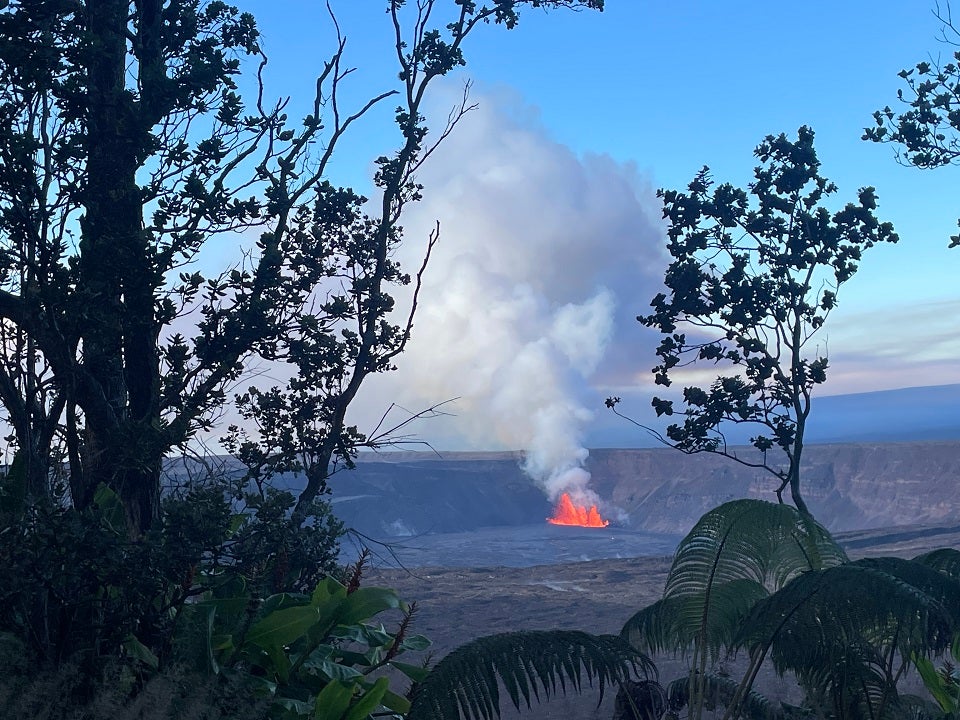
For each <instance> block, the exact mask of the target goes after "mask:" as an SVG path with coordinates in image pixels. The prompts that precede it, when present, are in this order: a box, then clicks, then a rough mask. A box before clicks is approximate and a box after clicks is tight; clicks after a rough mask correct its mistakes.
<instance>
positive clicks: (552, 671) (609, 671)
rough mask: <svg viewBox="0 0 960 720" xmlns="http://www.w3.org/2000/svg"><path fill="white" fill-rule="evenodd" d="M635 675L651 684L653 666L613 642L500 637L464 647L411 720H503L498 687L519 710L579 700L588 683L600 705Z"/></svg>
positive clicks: (558, 633)
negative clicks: (612, 687)
mask: <svg viewBox="0 0 960 720" xmlns="http://www.w3.org/2000/svg"><path fill="white" fill-rule="evenodd" d="M631 671H639V672H642V673H643V674H645V675H647V676H650V675H655V674H656V666H654V664H653V663H652V662H651V661H650V660H649V658H647V657H646V656H645V655H643V654H642V653H639V652H637V651H636V650H635V649H633V648H632V647H631V646H630V645H629V644H628V643H626V642H625V641H623V640H622V639H621V638H619V637H617V636H614V635H590V634H589V633H585V632H580V631H577V630H540V631H526V632H512V633H501V634H498V635H489V636H487V637H482V638H478V639H476V640H474V641H472V642H469V643H467V644H466V645H463V646H461V647H459V648H457V649H456V650H454V651H453V652H451V653H450V654H449V655H447V656H446V657H445V658H443V659H442V660H441V661H440V662H439V663H437V665H436V666H435V667H434V668H433V670H432V671H431V672H430V674H429V675H428V676H427V678H426V679H425V680H424V681H423V682H422V683H420V684H419V685H417V686H416V688H415V689H414V694H413V698H412V704H411V708H410V712H409V713H408V715H407V718H408V720H455V719H456V718H460V717H463V718H467V719H468V720H470V719H474V720H493V718H499V717H500V683H502V684H503V687H504V688H505V689H506V691H507V694H508V695H509V696H510V701H511V702H512V703H513V706H514V707H515V708H516V709H517V710H519V709H520V705H521V701H522V702H524V703H526V706H527V707H528V708H529V707H531V704H532V699H531V696H532V698H533V699H536V700H537V701H538V702H539V701H540V699H541V693H542V694H543V696H544V698H549V697H550V695H551V694H554V695H555V694H556V693H557V689H558V688H559V690H560V691H561V692H563V693H566V691H567V685H568V684H569V685H570V687H571V688H572V689H573V690H574V691H575V692H580V691H581V689H582V686H583V681H584V680H586V681H587V682H588V683H589V685H590V686H591V687H592V685H593V682H594V681H597V683H598V686H599V689H600V693H601V697H602V695H603V692H604V689H605V688H606V686H607V685H608V684H611V683H620V682H623V681H625V680H627V679H628V678H629V677H630V675H631Z"/></svg>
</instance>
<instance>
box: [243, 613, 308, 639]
mask: <svg viewBox="0 0 960 720" xmlns="http://www.w3.org/2000/svg"><path fill="white" fill-rule="evenodd" d="M317 617H318V613H317V608H315V607H313V606H312V605H300V606H296V607H289V608H284V609H282V610H275V611H274V612H272V613H270V614H269V615H267V616H266V617H265V618H263V619H262V620H259V621H258V622H256V623H254V625H253V627H251V628H250V630H249V631H248V632H247V641H248V642H251V643H254V644H256V645H259V646H260V647H262V648H269V647H270V646H272V645H281V646H282V645H289V644H290V643H292V642H293V641H294V640H296V639H297V638H300V637H302V636H303V635H305V634H306V633H307V631H308V630H309V629H310V627H311V626H312V625H313V624H314V623H316V622H317Z"/></svg>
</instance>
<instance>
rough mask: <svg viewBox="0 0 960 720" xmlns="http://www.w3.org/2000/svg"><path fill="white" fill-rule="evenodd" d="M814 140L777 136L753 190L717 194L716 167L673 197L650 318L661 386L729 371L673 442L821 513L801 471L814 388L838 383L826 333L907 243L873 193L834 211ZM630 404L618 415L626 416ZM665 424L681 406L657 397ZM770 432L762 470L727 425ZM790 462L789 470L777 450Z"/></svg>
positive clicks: (766, 149) (759, 443)
mask: <svg viewBox="0 0 960 720" xmlns="http://www.w3.org/2000/svg"><path fill="white" fill-rule="evenodd" d="M813 138H814V134H813V131H812V130H810V129H809V128H807V127H801V128H800V130H799V133H798V137H797V140H796V141H792V140H790V139H788V138H787V137H786V135H779V136H777V137H774V136H768V137H767V138H766V139H765V140H764V141H763V142H762V143H761V144H760V145H759V146H758V147H757V149H756V155H757V157H758V158H759V160H760V165H759V166H758V167H757V168H756V169H755V171H754V177H755V180H754V182H752V183H751V184H750V186H749V188H748V190H747V191H745V190H742V189H739V188H735V187H733V186H732V185H729V184H724V185H719V186H716V187H714V183H713V180H712V179H711V177H710V173H709V170H708V169H707V168H703V170H701V171H700V172H699V173H698V174H697V176H696V177H695V178H694V180H693V182H691V183H690V185H689V187H688V191H687V192H685V193H684V192H679V191H676V190H661V191H659V193H658V195H659V197H661V198H662V199H663V204H664V209H663V216H664V218H666V219H667V220H669V222H670V228H669V230H668V237H669V242H668V245H667V248H668V250H669V253H670V256H671V258H672V262H671V263H670V266H669V267H668V269H667V272H666V278H665V284H666V287H667V292H666V293H660V294H658V295H657V296H656V297H655V298H654V299H653V301H652V303H651V305H652V307H653V312H652V313H651V314H650V315H644V316H640V317H638V318H637V319H638V320H639V321H640V322H641V323H642V324H644V325H646V326H647V327H652V328H656V329H658V330H659V331H660V332H661V333H662V334H663V338H662V340H661V342H660V345H659V347H658V348H657V355H658V356H659V358H660V361H661V362H660V364H659V365H658V366H657V367H655V368H654V369H653V372H654V374H655V376H656V383H657V384H658V385H663V386H670V385H671V384H672V382H673V380H674V379H675V378H677V376H678V375H680V377H682V374H681V373H682V371H683V369H684V368H686V367H689V366H691V365H693V364H703V363H711V364H713V365H717V366H723V367H724V370H723V372H722V373H721V374H720V376H719V377H717V379H716V380H715V381H714V382H713V383H711V384H710V385H709V386H707V387H700V386H696V385H692V386H689V387H686V388H684V390H683V400H682V402H683V409H682V410H680V411H679V413H680V414H681V415H682V416H683V421H682V423H677V424H672V425H670V426H669V427H668V428H667V430H666V438H663V439H664V441H665V442H667V443H668V444H670V445H672V446H673V447H676V448H678V449H680V450H682V451H684V452H687V453H697V452H712V453H717V454H720V455H725V456H727V457H730V458H733V459H734V460H737V461H738V462H741V463H743V464H745V465H749V466H751V467H757V468H763V469H765V470H767V471H769V472H771V473H773V474H774V475H775V476H776V477H777V478H778V480H779V486H778V487H777V491H776V492H777V497H778V499H780V501H781V502H782V501H783V492H784V490H785V489H786V488H787V487H789V488H790V495H791V498H792V499H793V502H794V504H795V505H796V506H797V508H798V509H799V510H801V511H804V512H807V506H806V503H805V502H804V501H803V497H802V494H801V489H800V460H801V456H802V453H803V438H804V432H805V430H806V427H807V418H808V416H809V414H810V400H811V395H812V393H813V390H814V388H815V387H816V386H817V385H819V384H821V383H823V382H824V381H825V380H826V371H827V354H826V348H825V347H821V346H819V345H817V344H815V342H814V340H815V336H816V333H817V330H819V329H820V327H821V326H822V325H823V324H824V322H825V321H826V319H827V316H828V315H829V314H830V311H831V310H832V309H833V308H834V307H835V305H836V302H837V292H838V290H839V288H840V286H841V285H843V284H844V283H845V282H847V281H848V280H849V279H850V278H851V277H852V276H853V274H854V273H855V272H856V270H857V266H858V264H859V261H860V258H861V254H862V253H863V251H864V250H865V249H866V248H869V247H872V246H873V245H875V244H876V243H879V242H896V241H897V236H896V234H895V233H894V232H893V228H892V226H891V225H890V224H889V223H881V222H879V221H878V220H877V218H876V217H875V215H874V210H875V208H876V196H875V194H874V190H873V188H869V187H868V188H863V189H861V190H860V191H859V194H858V198H857V201H856V202H855V203H850V204H848V205H846V206H845V207H844V208H843V209H841V210H839V211H837V212H833V213H831V212H830V211H829V210H828V209H827V208H826V207H825V201H826V200H827V198H828V197H829V196H830V195H832V194H833V193H835V192H836V187H835V186H834V184H833V183H831V182H829V181H828V180H827V179H826V178H824V177H823V176H822V175H820V162H819V160H818V159H817V154H816V151H815V150H814V147H813ZM618 401H619V399H618V398H610V399H608V400H607V405H608V406H610V407H614V408H615V407H616V404H617V403H618ZM653 407H654V408H655V410H656V412H657V415H658V416H660V415H667V416H672V415H674V414H675V413H676V412H678V411H676V410H675V409H674V401H673V400H669V399H662V398H654V400H653ZM731 424H737V425H747V426H751V427H755V428H757V435H756V436H754V437H753V438H751V443H752V444H753V446H754V447H755V448H756V449H757V450H759V451H761V453H762V457H761V458H760V459H756V458H753V457H745V456H743V455H742V454H740V455H738V454H737V452H736V451H735V450H733V449H732V448H730V447H729V446H728V444H727V441H726V438H725V436H724V428H725V427H729V425H731ZM774 447H778V448H780V449H781V450H782V451H783V452H784V453H785V454H786V461H787V462H786V467H783V466H781V464H780V463H779V462H776V461H775V460H774V459H773V458H770V459H769V460H768V457H767V451H769V450H771V449H772V448H774Z"/></svg>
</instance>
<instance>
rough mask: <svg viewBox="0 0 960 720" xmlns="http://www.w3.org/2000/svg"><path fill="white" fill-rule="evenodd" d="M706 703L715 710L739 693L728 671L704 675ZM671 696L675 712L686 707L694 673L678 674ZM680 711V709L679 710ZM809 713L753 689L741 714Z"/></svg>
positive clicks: (784, 716) (766, 718) (755, 718)
mask: <svg viewBox="0 0 960 720" xmlns="http://www.w3.org/2000/svg"><path fill="white" fill-rule="evenodd" d="M703 684H704V698H705V700H706V702H705V705H704V706H705V707H706V708H707V709H708V710H715V709H716V708H717V707H727V706H729V704H730V703H731V702H732V701H733V698H734V697H735V695H736V693H737V687H738V685H739V683H738V682H737V681H735V680H733V679H732V678H729V677H727V676H725V675H717V674H715V673H707V674H706V675H704V677H703ZM667 698H668V701H669V704H670V710H671V711H672V712H674V713H678V711H680V710H682V709H683V708H685V707H686V706H687V705H688V703H689V702H690V676H689V675H685V676H683V677H680V678H677V679H676V680H674V681H673V682H671V683H670V684H669V685H668V686H667ZM678 714H679V713H678ZM808 714H809V711H807V710H806V709H804V708H799V707H795V706H793V705H787V704H785V703H781V702H776V701H774V700H770V699H769V698H768V697H766V696H765V695H761V694H760V693H758V692H755V691H753V690H751V691H750V692H748V693H747V694H746V696H745V697H744V699H743V701H742V703H741V705H740V712H739V717H742V718H745V719H746V720H793V719H794V718H803V717H805V716H806V715H808Z"/></svg>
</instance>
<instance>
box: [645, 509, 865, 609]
mask: <svg viewBox="0 0 960 720" xmlns="http://www.w3.org/2000/svg"><path fill="white" fill-rule="evenodd" d="M846 559H847V558H846V555H845V554H844V552H843V549H842V548H840V546H839V545H837V543H836V542H835V541H834V540H833V538H832V537H831V536H830V533H829V532H827V530H826V529H825V528H824V527H823V526H822V525H820V524H819V523H817V522H816V521H815V520H813V519H812V518H811V517H809V516H806V515H803V514H802V513H800V512H798V511H797V510H796V509H795V508H793V507H791V506H789V505H782V504H777V503H771V502H766V501H764V500H749V499H747V500H734V501H732V502H728V503H724V504H723V505H720V506H719V507H717V508H714V509H713V510H711V511H710V512H708V513H707V514H705V515H704V516H703V517H701V518H700V520H699V521H698V522H697V524H696V525H695V526H694V527H693V529H692V530H691V531H690V532H689V533H688V534H687V536H686V537H685V538H684V539H683V540H682V541H681V542H680V545H679V546H678V547H677V552H676V555H675V556H674V561H673V565H672V567H671V568H670V574H669V576H668V578H667V585H666V588H665V590H664V597H674V596H677V595H689V594H692V593H700V592H704V591H705V590H707V589H708V588H709V587H710V585H712V584H714V583H725V582H729V581H731V580H740V579H743V578H747V579H751V580H754V581H756V582H757V583H759V584H761V585H764V586H765V587H767V588H768V589H769V590H777V589H779V588H781V587H783V585H785V584H786V583H787V582H788V581H789V580H790V579H791V578H792V577H794V576H796V575H797V574H798V573H800V572H803V571H806V570H812V569H819V568H822V567H830V566H832V565H838V564H840V563H842V562H845V561H846Z"/></svg>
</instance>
